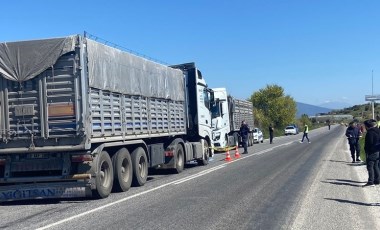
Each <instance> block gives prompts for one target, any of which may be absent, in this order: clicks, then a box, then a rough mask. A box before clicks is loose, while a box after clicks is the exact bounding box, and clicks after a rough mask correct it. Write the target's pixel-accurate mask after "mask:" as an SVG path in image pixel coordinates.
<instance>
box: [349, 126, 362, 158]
mask: <svg viewBox="0 0 380 230" xmlns="http://www.w3.org/2000/svg"><path fill="white" fill-rule="evenodd" d="M346 137H347V139H348V144H349V145H350V151H351V157H352V163H355V161H358V162H360V159H359V157H360V144H359V137H360V130H359V128H358V127H357V126H356V124H355V122H353V121H351V122H350V126H348V128H347V129H346ZM355 153H356V157H355Z"/></svg>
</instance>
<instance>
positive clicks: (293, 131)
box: [284, 125, 298, 136]
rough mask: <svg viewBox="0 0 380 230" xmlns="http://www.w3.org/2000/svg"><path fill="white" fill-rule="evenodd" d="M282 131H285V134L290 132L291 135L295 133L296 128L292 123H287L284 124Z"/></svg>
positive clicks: (296, 132) (296, 131)
mask: <svg viewBox="0 0 380 230" xmlns="http://www.w3.org/2000/svg"><path fill="white" fill-rule="evenodd" d="M284 132H285V136H287V135H290V134H291V135H297V134H298V129H297V128H296V127H295V126H293V125H289V126H286V128H285V130H284Z"/></svg>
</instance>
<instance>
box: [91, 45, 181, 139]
mask: <svg viewBox="0 0 380 230" xmlns="http://www.w3.org/2000/svg"><path fill="white" fill-rule="evenodd" d="M86 43H87V55H88V56H87V58H88V79H89V87H90V98H89V101H90V102H89V103H90V108H91V111H90V116H91V117H90V120H91V143H99V142H105V141H117V140H132V139H139V138H153V137H165V136H171V135H179V134H186V109H185V106H186V104H185V89H184V87H185V84H184V76H183V73H182V71H180V70H177V69H172V68H170V67H167V66H164V65H161V64H158V63H155V62H152V61H149V60H147V59H144V58H141V57H138V56H135V55H133V54H130V53H127V52H122V51H120V50H118V49H115V48H113V47H109V46H106V45H104V44H101V43H98V42H95V41H93V40H90V39H86Z"/></svg>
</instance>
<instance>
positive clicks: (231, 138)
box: [211, 88, 254, 151]
mask: <svg viewBox="0 0 380 230" xmlns="http://www.w3.org/2000/svg"><path fill="white" fill-rule="evenodd" d="M212 90H213V91H214V100H215V103H214V104H213V106H212V107H211V112H212V130H213V131H212V132H213V136H212V138H213V141H214V148H215V149H216V150H218V151H223V150H225V149H226V148H229V147H234V146H239V145H240V144H241V137H240V135H239V130H240V126H241V123H242V121H243V120H244V121H245V122H246V123H247V124H248V126H249V127H250V133H249V136H248V146H252V145H253V142H254V140H253V133H252V131H253V128H254V116H253V105H252V102H250V101H246V100H240V99H237V98H234V97H232V96H230V95H228V92H227V89H226V88H213V89H212Z"/></svg>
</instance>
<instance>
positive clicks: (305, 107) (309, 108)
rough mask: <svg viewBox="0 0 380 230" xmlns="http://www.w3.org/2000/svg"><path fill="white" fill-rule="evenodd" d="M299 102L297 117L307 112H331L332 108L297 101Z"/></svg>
mask: <svg viewBox="0 0 380 230" xmlns="http://www.w3.org/2000/svg"><path fill="white" fill-rule="evenodd" d="M296 104H297V115H296V116H297V118H299V117H301V116H302V114H306V115H308V116H315V115H316V114H318V113H328V112H331V111H332V109H329V108H325V107H320V106H315V105H309V104H305V103H301V102H296Z"/></svg>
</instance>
